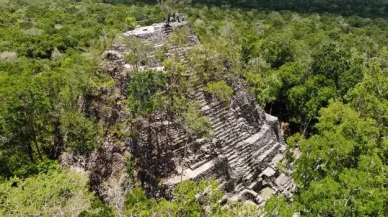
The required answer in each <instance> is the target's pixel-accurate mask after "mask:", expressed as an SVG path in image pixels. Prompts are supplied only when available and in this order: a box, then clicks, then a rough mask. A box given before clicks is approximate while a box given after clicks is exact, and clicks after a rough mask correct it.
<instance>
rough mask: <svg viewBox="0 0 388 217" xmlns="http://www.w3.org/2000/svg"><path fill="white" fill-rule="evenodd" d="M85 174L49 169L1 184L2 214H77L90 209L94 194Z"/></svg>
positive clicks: (0, 200)
mask: <svg viewBox="0 0 388 217" xmlns="http://www.w3.org/2000/svg"><path fill="white" fill-rule="evenodd" d="M87 182H88V179H87V177H86V176H85V174H79V173H75V172H71V171H68V170H63V171H61V170H60V169H51V170H50V171H49V172H48V173H40V174H39V175H37V176H32V177H29V178H27V179H25V180H21V179H18V178H12V179H11V180H9V181H7V182H4V183H2V184H0V214H1V216H30V215H35V216H77V215H78V214H79V213H81V212H82V211H83V210H89V207H90V203H91V201H92V200H93V194H92V193H90V192H89V191H88V187H87Z"/></svg>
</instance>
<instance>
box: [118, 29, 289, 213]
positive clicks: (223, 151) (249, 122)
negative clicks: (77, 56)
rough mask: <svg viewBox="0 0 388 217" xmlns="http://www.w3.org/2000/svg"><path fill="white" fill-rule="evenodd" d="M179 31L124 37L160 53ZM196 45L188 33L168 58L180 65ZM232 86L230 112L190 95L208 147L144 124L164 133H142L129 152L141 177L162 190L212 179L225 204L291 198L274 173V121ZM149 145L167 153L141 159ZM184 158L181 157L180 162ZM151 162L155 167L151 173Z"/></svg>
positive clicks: (155, 65)
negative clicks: (204, 120)
mask: <svg viewBox="0 0 388 217" xmlns="http://www.w3.org/2000/svg"><path fill="white" fill-rule="evenodd" d="M183 27H188V28H190V24H189V23H188V22H179V23H171V26H170V27H165V26H164V24H162V23H161V24H154V25H152V26H147V27H138V28H136V29H134V30H132V31H129V32H126V33H124V37H125V38H130V37H137V38H138V39H140V40H141V41H142V42H143V43H145V44H151V45H152V46H154V47H155V48H160V47H162V46H164V43H165V41H166V40H167V39H168V38H169V36H170V35H171V33H172V32H173V31H174V29H179V28H183ZM197 44H200V41H199V39H198V38H197V37H196V35H195V33H194V32H193V31H192V30H191V33H190V34H189V35H188V38H187V43H186V44H185V46H184V47H168V50H167V52H168V53H173V52H175V53H178V54H179V56H180V58H182V59H184V58H185V50H187V49H189V48H190V47H191V46H194V45H197ZM114 49H115V52H118V53H121V54H123V52H125V49H123V48H122V46H120V45H117V46H115V47H114ZM177 51H178V52H177ZM150 62H151V63H150V64H148V65H146V66H145V68H151V69H157V70H160V69H163V67H162V64H161V63H160V62H158V61H156V60H154V61H150ZM232 86H233V89H234V95H233V97H232V100H231V102H232V103H231V106H226V105H225V104H224V103H222V102H221V101H219V100H218V99H216V98H214V97H209V96H207V95H206V93H205V92H204V91H203V89H202V87H201V86H198V87H197V88H196V89H195V90H194V91H193V92H192V98H193V99H194V100H195V101H197V102H199V103H200V108H201V112H202V114H203V115H205V116H207V117H209V119H210V121H211V125H212V129H213V131H214V135H213V136H212V138H211V139H210V141H208V140H204V139H200V138H197V139H195V138H191V139H188V138H187V134H186V132H185V130H183V129H181V128H179V127H177V126H175V125H174V124H173V123H170V122H168V121H166V120H163V118H160V119H159V120H155V121H154V122H153V123H144V124H145V125H148V126H149V125H152V126H153V127H154V128H159V129H160V128H163V129H164V132H166V135H164V136H161V135H159V136H158V135H150V134H147V133H145V132H144V133H143V134H140V135H141V136H139V137H138V138H137V139H136V141H135V143H136V148H135V149H137V150H132V152H133V153H134V154H136V152H138V157H140V158H142V159H143V161H144V164H143V166H144V167H145V168H148V169H147V170H148V171H146V172H145V173H144V176H148V177H151V176H158V178H160V180H162V183H163V184H165V185H166V186H173V185H176V184H178V183H179V182H181V180H188V179H191V180H199V179H204V178H216V179H217V180H218V181H219V183H220V185H221V186H222V188H223V189H224V191H225V193H226V194H227V195H228V198H229V199H230V200H250V201H252V202H254V203H256V204H259V205H262V204H263V202H264V201H265V200H266V199H268V198H269V197H270V196H271V195H274V194H282V195H284V196H286V197H289V198H290V197H292V192H293V190H294V188H295V185H294V183H293V180H292V178H291V177H290V176H288V175H287V174H286V172H284V171H283V172H282V171H280V170H279V169H278V167H277V165H278V163H279V162H282V161H283V160H284V155H285V153H284V152H285V150H286V147H285V142H284V140H283V135H282V132H281V129H280V124H279V122H278V119H277V118H276V117H273V116H271V115H269V114H266V113H265V112H264V111H263V110H262V108H261V107H260V106H259V105H258V103H257V102H256V100H255V99H254V97H253V96H251V95H250V94H249V93H248V91H247V90H246V89H247V88H246V87H245V85H244V84H243V82H241V81H237V82H236V81H234V82H233V83H232ZM140 131H141V129H140ZM150 140H152V141H153V142H151V143H153V144H155V143H158V144H160V143H168V144H167V146H168V148H167V149H166V150H165V151H164V152H163V154H162V155H159V156H152V154H149V155H145V154H144V150H146V149H151V150H152V149H153V148H152V147H149V144H151V143H150V142H149V141H150ZM183 152H186V157H185V159H183V160H182V155H183ZM151 153H152V151H151ZM150 162H153V164H154V166H155V167H157V168H155V170H152V168H153V166H152V165H151V166H150ZM151 164H152V163H151ZM155 164H156V165H155ZM140 165H141V163H140ZM166 168H170V169H166ZM182 171H183V173H182Z"/></svg>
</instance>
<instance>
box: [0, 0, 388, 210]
mask: <svg viewBox="0 0 388 217" xmlns="http://www.w3.org/2000/svg"><path fill="white" fill-rule="evenodd" d="M185 2H186V1H185ZM167 3H168V4H172V3H173V1H166V2H165V3H164V4H167ZM168 6H169V5H167V7H168ZM170 7H173V6H170ZM386 7H387V5H384V2H380V1H345V0H342V1H336V2H335V4H334V3H331V1H301V0H296V1H274V0H272V1H262V0H256V1H233V0H230V1H217V0H214V1H213V0H193V1H192V3H191V5H186V4H181V5H180V6H179V11H180V12H184V13H185V14H186V18H187V19H188V20H189V21H190V22H191V24H192V27H193V28H194V30H195V32H196V34H197V35H198V37H199V38H200V40H201V43H202V44H201V45H197V46H195V47H194V48H193V49H192V50H191V51H190V52H189V54H190V58H188V59H187V61H188V62H187V64H184V63H183V62H182V61H180V60H179V58H178V57H177V56H174V55H173V57H170V58H167V57H166V56H164V54H163V53H159V54H157V55H158V57H159V58H160V60H162V61H163V62H164V65H165V68H166V71H167V74H164V73H162V72H159V71H141V72H140V71H139V72H136V73H135V74H134V75H133V76H132V78H131V79H132V82H131V83H130V84H128V86H127V88H126V91H127V92H126V94H127V98H126V99H125V103H124V104H125V105H124V106H125V109H127V111H128V113H129V114H130V115H129V116H128V117H127V119H128V122H129V123H130V124H133V125H136V123H137V121H138V120H139V119H148V120H149V119H151V118H153V117H152V116H151V115H150V114H151V113H155V112H160V111H163V112H165V113H166V114H167V115H169V117H171V118H174V120H177V124H180V125H181V126H182V127H183V128H184V129H185V130H186V131H187V134H188V136H193V135H199V136H200V137H204V138H207V137H208V136H209V135H211V133H212V131H211V129H210V126H209V125H210V124H209V120H208V119H207V118H206V117H204V116H202V115H201V114H200V112H199V111H198V108H197V106H196V105H195V104H192V105H191V102H190V99H189V97H188V96H187V95H186V94H187V90H189V89H192V88H195V85H202V86H203V87H205V89H206V91H207V92H208V93H209V94H211V95H213V96H214V97H217V98H219V99H220V100H222V101H223V102H224V103H226V104H228V103H230V97H231V96H232V95H233V94H234V93H233V88H231V81H233V79H236V78H242V79H244V80H245V82H246V83H247V85H248V88H249V90H250V91H251V93H252V94H253V95H254V96H255V97H256V99H257V100H258V102H259V103H260V104H261V106H262V107H263V108H265V110H266V112H268V113H270V114H272V115H274V116H278V117H279V119H280V120H281V121H283V122H288V123H289V124H290V128H291V132H292V134H293V135H292V136H291V137H289V138H288V149H289V150H288V153H289V155H288V156H289V158H290V159H289V160H290V162H293V163H294V165H295V170H294V172H293V177H294V178H295V180H296V182H297V186H298V190H297V192H296V194H295V197H294V200H293V201H287V200H286V199H284V198H277V197H274V198H272V199H270V200H269V201H268V202H267V205H266V207H264V209H262V210H260V212H261V213H265V214H266V215H267V216H292V215H293V214H294V213H299V215H300V216H388V209H387V207H388V199H387V198H388V191H387V190H386V189H387V182H388V177H387V172H386V171H387V169H388V167H387V165H388V140H387V133H388V63H387V58H388V41H387V40H386V38H387V36H388V21H387V20H386V14H387V12H386V10H387V9H386ZM172 10H175V9H174V8H166V6H161V5H160V4H159V3H158V2H157V1H154V0H152V1H151V0H148V1H134V0H90V1H89V0H88V1H86V0H85V1H81V0H61V1H60V0H39V1H37V0H36V1H34V0H17V1H13V0H12V1H11V0H0V215H2V216H28V215H40V216H55V215H57V216H77V215H79V216H119V215H127V216H131V215H133V216H167V214H166V213H168V214H169V215H170V216H255V215H256V213H257V212H258V210H257V208H255V207H251V206H249V205H246V204H245V205H244V204H241V203H238V202H236V203H233V204H226V205H225V206H223V207H221V206H220V203H219V202H220V200H221V199H222V197H223V195H222V192H221V190H220V189H219V188H218V186H217V184H216V183H215V182H214V181H210V182H199V183H194V182H183V183H182V184H181V185H179V186H178V187H177V188H176V189H175V192H173V196H174V197H175V200H165V199H161V200H158V201H156V200H155V199H153V198H150V197H148V195H146V194H145V193H144V190H143V189H141V188H140V186H138V183H136V180H133V179H135V178H132V177H134V175H133V174H132V173H133V172H134V171H133V170H135V169H136V168H134V167H135V163H136V159H133V158H131V161H133V165H132V163H131V167H130V169H128V170H130V171H131V174H130V177H131V180H130V182H131V185H133V189H132V190H130V191H129V192H128V193H127V194H126V196H125V202H124V203H123V204H122V205H121V206H119V205H117V206H116V205H112V204H103V203H102V202H101V201H100V200H99V198H97V197H96V196H95V195H94V192H90V191H89V189H88V180H87V177H86V176H87V175H86V174H82V173H78V172H74V171H72V170H68V169H66V168H62V169H61V168H60V166H59V165H58V158H59V156H60V154H61V153H62V152H64V151H67V152H70V153H74V154H75V155H83V156H89V155H90V154H91V153H92V152H93V151H95V150H97V149H98V148H99V147H100V146H101V145H102V138H103V137H104V136H106V135H107V134H108V129H107V128H108V127H107V126H106V123H104V122H103V121H102V117H96V116H95V114H94V113H93V112H86V111H85V110H83V109H84V107H85V105H86V104H87V103H88V101H87V99H86V98H85V96H87V95H88V96H93V95H94V94H96V93H98V92H99V91H100V90H102V89H104V88H106V87H111V86H113V84H112V83H114V81H112V79H111V78H109V77H107V76H106V75H104V73H105V72H102V71H101V70H102V69H101V68H103V67H102V65H103V63H102V61H101V54H102V52H103V51H105V50H107V49H109V48H110V47H111V45H112V41H113V40H114V39H115V38H116V36H117V35H119V34H121V33H123V32H124V31H127V30H131V29H133V28H134V27H135V26H136V25H142V26H145V25H151V24H153V23H156V22H164V20H165V18H166V14H165V12H166V11H167V12H168V13H170V12H171V11H172ZM185 31H187V30H183V31H182V32H180V33H178V34H177V35H175V36H174V37H175V39H174V40H173V41H171V42H169V43H175V45H177V46H178V45H181V44H182V43H184V42H182V41H180V39H182V35H184V34H187V32H185ZM127 46H129V47H131V48H133V52H132V53H131V55H128V56H126V57H125V58H126V61H128V62H129V63H131V65H134V66H136V69H138V68H140V66H141V65H142V63H144V61H147V51H148V49H149V48H148V47H147V46H146V45H144V44H141V42H139V41H136V40H133V41H128V42H127ZM190 71H191V72H193V71H194V72H195V75H196V80H194V81H192V83H190V82H188V80H187V74H188V72H190ZM194 84H195V85H194ZM189 104H190V105H191V106H188V105H189ZM109 127H112V126H109ZM110 129H111V128H110ZM131 130H136V128H135V127H133V129H131ZM135 133H136V132H134V134H135ZM134 134H133V135H134ZM296 149H298V150H300V152H301V157H300V158H299V159H294V157H293V154H292V153H293V151H294V150H296ZM132 166H133V167H132ZM120 207H124V208H122V209H121V210H120V209H119V208H120Z"/></svg>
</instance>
